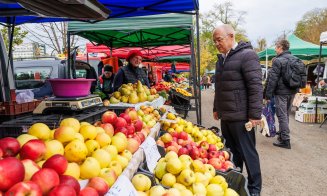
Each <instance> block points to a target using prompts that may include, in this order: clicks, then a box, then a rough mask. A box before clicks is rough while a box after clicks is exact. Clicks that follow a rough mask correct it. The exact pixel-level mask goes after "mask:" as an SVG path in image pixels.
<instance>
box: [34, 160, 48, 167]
mask: <svg viewBox="0 0 327 196" xmlns="http://www.w3.org/2000/svg"><path fill="white" fill-rule="evenodd" d="M45 161H46V160H43V161H39V162H37V163H36V164H37V165H38V166H39V167H40V168H42V166H43V163H44V162H45Z"/></svg>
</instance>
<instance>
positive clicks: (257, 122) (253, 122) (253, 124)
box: [250, 119, 261, 127]
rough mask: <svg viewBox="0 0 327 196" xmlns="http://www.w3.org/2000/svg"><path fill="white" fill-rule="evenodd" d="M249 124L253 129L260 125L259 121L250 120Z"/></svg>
mask: <svg viewBox="0 0 327 196" xmlns="http://www.w3.org/2000/svg"><path fill="white" fill-rule="evenodd" d="M250 122H251V123H252V126H253V127H255V126H257V125H261V120H254V119H250Z"/></svg>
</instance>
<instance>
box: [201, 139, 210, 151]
mask: <svg viewBox="0 0 327 196" xmlns="http://www.w3.org/2000/svg"><path fill="white" fill-rule="evenodd" d="M200 146H201V148H203V149H205V150H208V149H209V143H208V142H207V141H202V142H201V143H200Z"/></svg>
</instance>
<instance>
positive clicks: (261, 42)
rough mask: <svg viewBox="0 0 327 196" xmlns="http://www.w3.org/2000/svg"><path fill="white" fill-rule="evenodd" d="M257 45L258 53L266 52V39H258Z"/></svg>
mask: <svg viewBox="0 0 327 196" xmlns="http://www.w3.org/2000/svg"><path fill="white" fill-rule="evenodd" d="M257 45H258V47H257V48H255V51H256V52H260V51H262V50H264V49H265V48H266V47H267V41H266V39H265V38H259V39H257Z"/></svg>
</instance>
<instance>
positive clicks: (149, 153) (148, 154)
mask: <svg viewBox="0 0 327 196" xmlns="http://www.w3.org/2000/svg"><path fill="white" fill-rule="evenodd" d="M141 148H142V149H143V150H144V154H145V160H146V164H147V166H148V168H149V170H150V172H153V171H154V168H155V167H156V165H157V162H158V160H159V159H160V158H161V156H160V153H159V151H158V147H157V144H156V142H155V141H154V139H153V138H152V137H148V138H146V140H145V141H144V142H143V144H141Z"/></svg>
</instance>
